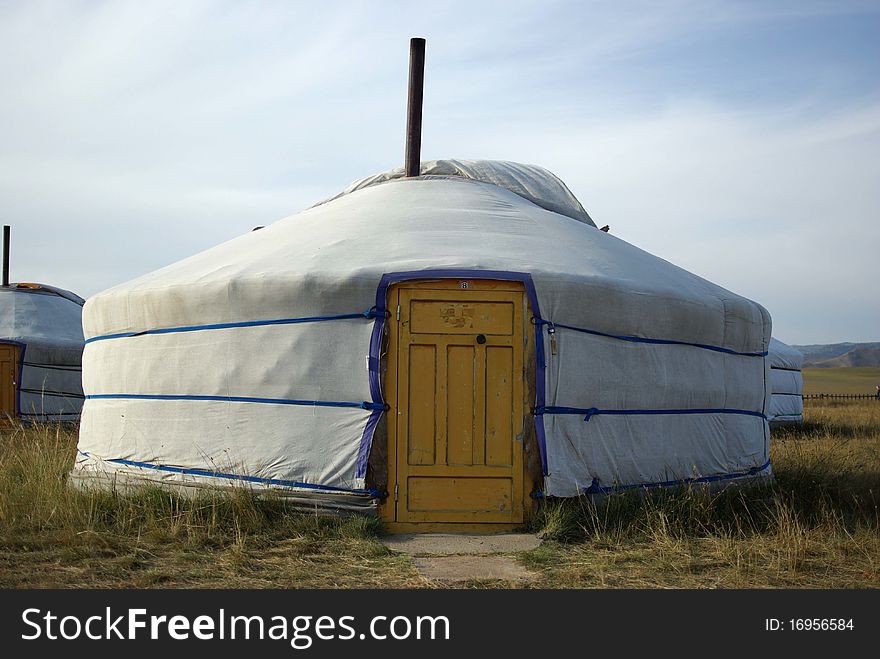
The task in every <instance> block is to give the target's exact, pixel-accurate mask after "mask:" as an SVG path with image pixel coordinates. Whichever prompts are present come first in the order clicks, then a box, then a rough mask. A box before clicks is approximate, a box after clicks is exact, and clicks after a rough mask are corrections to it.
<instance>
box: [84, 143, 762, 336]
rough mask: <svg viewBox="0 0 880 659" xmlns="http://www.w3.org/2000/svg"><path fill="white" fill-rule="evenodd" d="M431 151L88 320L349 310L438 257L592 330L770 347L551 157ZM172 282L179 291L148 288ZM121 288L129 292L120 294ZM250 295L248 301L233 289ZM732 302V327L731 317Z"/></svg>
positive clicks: (114, 323) (111, 302) (728, 300)
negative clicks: (617, 228)
mask: <svg viewBox="0 0 880 659" xmlns="http://www.w3.org/2000/svg"><path fill="white" fill-rule="evenodd" d="M436 162H440V163H443V166H442V167H436V168H435V167H432V164H431V163H426V164H425V165H423V169H425V170H426V171H446V172H448V173H446V174H434V173H431V174H429V175H427V176H424V177H419V178H409V179H407V178H402V177H400V175H399V172H398V170H392V171H391V172H387V173H385V174H380V175H377V176H374V177H369V178H368V179H364V180H362V181H359V182H356V183H355V184H353V185H352V186H350V188H349V189H348V190H347V191H346V192H344V193H343V194H341V195H338V196H337V197H335V198H333V199H331V200H328V201H327V202H324V203H321V204H318V205H317V206H314V207H312V208H309V209H308V210H305V211H302V212H300V213H298V214H296V215H293V216H290V217H288V218H285V219H283V220H280V221H278V222H275V223H274V224H271V225H269V226H267V227H265V228H264V229H262V230H260V231H254V232H251V233H248V234H245V235H242V236H239V237H237V238H234V239H232V240H230V241H228V242H226V243H224V244H221V245H218V246H216V247H213V248H211V249H208V250H206V251H204V252H202V253H200V254H196V255H195V256H192V257H190V258H187V259H184V260H182V261H180V262H178V263H175V264H172V265H170V266H167V267H165V268H162V269H161V270H157V271H155V272H152V273H150V274H148V275H145V276H143V277H140V278H138V279H135V280H133V281H130V282H127V283H125V284H122V285H120V286H117V287H115V288H111V289H109V290H107V291H105V292H103V293H100V294H99V295H97V296H95V297H93V298H91V299H90V300H89V301H88V302H87V304H86V309H87V313H86V315H85V321H84V322H85V329H86V333H87V335H89V336H96V335H104V334H112V333H117V332H133V331H139V330H144V329H149V328H153V327H167V326H175V325H179V324H181V323H183V324H186V323H193V324H196V323H203V322H206V321H210V322H235V321H244V320H251V319H252V318H251V316H252V314H253V306H254V305H257V304H258V305H259V306H260V308H261V313H263V314H266V313H269V314H271V313H273V308H274V312H275V313H278V314H281V316H279V317H288V316H296V315H298V316H310V315H320V314H322V313H335V312H339V313H345V312H350V311H351V310H352V308H358V307H359V306H363V304H365V303H366V301H371V302H370V304H372V299H373V297H374V295H375V292H376V282H377V281H378V278H379V277H381V275H382V274H384V273H388V272H401V271H417V270H434V269H438V268H443V269H450V270H453V269H459V270H493V271H512V272H525V273H530V274H531V275H532V277H533V278H534V279H535V285H536V287H537V288H538V290H539V292H542V293H544V295H542V297H544V298H545V299H546V302H542V306H547V308H545V309H542V311H543V313H545V315H546V314H548V313H552V314H555V315H556V316H561V317H565V318H567V319H569V320H571V321H579V322H584V321H586V320H588V321H589V324H590V325H591V326H596V327H597V329H599V330H609V331H610V330H620V329H622V327H624V326H625V327H626V328H627V329H628V331H629V332H631V333H635V334H641V335H644V336H651V335H662V336H667V337H669V338H674V339H679V340H684V341H689V340H697V339H699V340H701V341H706V340H707V339H708V340H711V342H712V343H713V344H717V345H720V346H723V347H727V348H731V349H733V350H738V351H764V350H765V349H766V346H765V345H763V329H764V327H763V326H764V323H765V321H767V320H769V319H768V318H767V317H765V315H766V311H764V310H763V309H762V308H761V307H760V306H759V305H756V304H754V303H753V302H751V301H749V300H746V299H745V298H742V297H740V296H738V295H736V294H734V293H731V292H730V291H727V290H725V289H723V288H721V287H720V286H717V285H715V284H712V283H711V282H709V281H707V280H705V279H703V278H701V277H698V276H696V275H694V274H692V273H690V272H687V271H686V270H683V269H681V268H679V267H676V266H674V265H672V264H670V263H668V262H667V261H664V260H662V259H660V258H658V257H656V256H653V255H651V254H649V253H647V252H644V251H643V250H641V249H639V248H637V247H634V246H633V245H631V244H629V243H626V242H624V241H623V240H620V239H618V238H616V237H614V236H612V235H609V234H607V233H603V232H600V231H598V230H597V229H595V225H594V224H593V222H592V220H590V219H589V216H588V215H587V214H586V212H585V211H583V208H582V206H581V205H580V203H579V202H578V201H577V199H575V198H574V196H573V195H572V194H571V193H570V192H569V191H568V189H567V188H566V187H565V186H564V184H562V183H561V181H559V179H557V178H556V177H555V176H553V175H552V174H550V173H549V172H547V170H544V169H542V168H538V167H534V166H528V165H518V164H513V163H496V162H493V161H451V160H450V161H436ZM447 163H469V170H470V172H471V173H472V175H471V176H464V175H461V174H460V173H455V172H454V169H455V167H454V166H452V165H448V164H447ZM512 171H514V172H518V173H520V181H522V180H523V179H525V178H528V179H529V180H531V181H532V182H533V184H532V185H531V187H530V189H529V190H528V191H527V193H525V194H523V193H518V192H512V191H511V190H510V188H511V187H515V186H514V185H512V184H508V185H504V184H499V181H500V180H507V181H510V180H511V179H512V176H511V175H510V172H512ZM474 172H482V175H479V174H474ZM523 174H528V177H525V176H523ZM520 187H523V188H525V186H522V185H521V186H520ZM565 193H567V194H565ZM528 197H532V198H534V199H543V200H544V201H543V202H542V203H543V205H544V206H555V207H557V209H558V210H560V211H563V212H564V213H566V214H563V212H554V211H551V210H547V208H542V206H541V205H538V203H535V202H534V201H531V200H530V199H529V198H528ZM576 215H577V216H579V217H577V219H575V217H574V216H576ZM571 287H574V288H575V289H577V290H581V291H586V290H594V291H595V290H597V289H603V288H610V289H614V290H615V291H616V292H617V293H619V295H618V299H617V302H616V303H615V305H614V306H613V307H607V306H606V307H596V306H595V305H593V306H590V308H589V309H587V308H586V307H584V305H583V304H582V302H583V301H584V300H583V295H575V296H574V297H572V296H571V295H570V293H571V291H568V289H569V288H571ZM172 290H173V291H176V293H175V294H174V304H173V305H156V304H150V303H148V302H147V301H148V300H150V299H152V298H154V297H155V296H156V295H159V294H162V295H165V294H166V293H167V294H170V292H171V291H172ZM304 290H305V291H309V292H310V293H313V294H312V295H304V294H303V291H304ZM270 291H271V293H270ZM121 298H124V299H127V300H128V301H129V302H130V303H128V304H124V305H120V304H118V302H119V301H120V299H121ZM244 299H248V300H249V302H248V303H247V304H244V305H242V304H239V303H238V302H237V300H244ZM138 300H143V304H140V303H138ZM218 301H223V304H217V302H218ZM368 306H369V305H368ZM729 316H733V317H735V318H736V320H737V323H738V331H736V332H729V331H728V328H729V327H730V326H731V323H730V322H727V321H726V319H727V318H728V317H729ZM683 318H686V319H687V322H682V319H683ZM743 323H745V324H744V325H743Z"/></svg>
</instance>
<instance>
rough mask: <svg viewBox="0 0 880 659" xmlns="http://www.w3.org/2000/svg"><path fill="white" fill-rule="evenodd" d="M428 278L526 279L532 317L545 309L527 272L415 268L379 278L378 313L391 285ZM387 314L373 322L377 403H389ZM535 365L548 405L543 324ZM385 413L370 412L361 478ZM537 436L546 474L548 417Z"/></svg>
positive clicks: (540, 399)
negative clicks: (384, 380)
mask: <svg viewBox="0 0 880 659" xmlns="http://www.w3.org/2000/svg"><path fill="white" fill-rule="evenodd" d="M428 279H500V280H502V281H518V282H522V284H523V285H524V286H525V289H526V295H528V297H529V304H530V305H531V307H532V316H533V317H534V318H535V319H537V320H540V319H541V309H540V307H539V306H538V294H537V292H536V291H535V284H534V282H533V281H532V276H531V275H530V274H528V273H526V272H509V271H506V270H464V269H441V270H412V271H409V272H391V273H386V274H384V275H382V279H381V280H380V281H379V288H378V289H376V306H375V310H376V311H377V312H387V309H386V308H385V305H386V303H387V296H388V287H389V286H391V285H392V284H396V283H398V282H402V281H416V280H428ZM386 317H387V313H377V315H376V320H375V321H374V323H373V332H372V334H371V335H370V354H369V366H370V395H371V396H372V397H373V401H372V402H374V403H379V404H382V405H386V403H385V400H384V398H383V397H382V384H381V381H380V377H379V367H380V351H381V349H382V329H383V328H384V327H385V318H386ZM535 364H536V366H537V368H536V373H535V406H536V407H543V406H544V395H545V384H544V371H545V368H546V365H545V363H544V332H543V330H542V329H541V328H540V325H536V326H535ZM383 413H384V412H383V411H382V410H374V411H372V412H371V413H370V418H369V419H368V420H367V425H366V427H365V428H364V434H363V436H362V437H361V444H360V447H359V448H358V458H357V472H356V475H357V477H358V478H363V477H365V476H366V474H367V462H368V460H369V457H370V447H371V446H372V444H373V434H374V433H375V432H376V424H378V423H379V419H380V417H381V415H382V414H383ZM534 419H535V435H536V436H537V439H538V452H539V453H540V454H541V471H542V472H543V474H544V475H545V476H546V475H547V473H548V470H547V442H546V434H545V431H544V417H543V416H540V415H538V416H535V417H534Z"/></svg>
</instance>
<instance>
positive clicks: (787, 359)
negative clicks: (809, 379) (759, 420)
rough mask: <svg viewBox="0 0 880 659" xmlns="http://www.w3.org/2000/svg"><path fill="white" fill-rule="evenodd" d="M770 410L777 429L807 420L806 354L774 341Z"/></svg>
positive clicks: (769, 357) (771, 359)
mask: <svg viewBox="0 0 880 659" xmlns="http://www.w3.org/2000/svg"><path fill="white" fill-rule="evenodd" d="M768 360H769V362H770V392H771V394H772V395H771V397H770V407H769V411H768V413H767V419H768V420H769V421H770V425H771V426H773V427H776V426H782V425H786V424H789V423H803V421H804V378H803V375H802V374H801V369H802V368H803V366H804V355H803V353H802V352H801V351H800V350H798V349H797V348H792V347H791V346H790V345H787V344H785V343H783V342H782V341H779V340H778V339H775V338H773V339H771V340H770V354H769V355H768Z"/></svg>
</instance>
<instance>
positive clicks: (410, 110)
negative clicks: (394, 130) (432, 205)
mask: <svg viewBox="0 0 880 659" xmlns="http://www.w3.org/2000/svg"><path fill="white" fill-rule="evenodd" d="M424 89H425V40H424V39H421V38H419V37H413V38H412V39H410V40H409V94H408V96H407V102H406V160H405V162H404V168H405V169H406V175H407V177H411V176H418V175H419V166H420V163H421V152H422V98H423V96H424Z"/></svg>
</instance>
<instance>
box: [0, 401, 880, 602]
mask: <svg viewBox="0 0 880 659" xmlns="http://www.w3.org/2000/svg"><path fill="white" fill-rule="evenodd" d="M805 414H806V418H807V422H806V423H805V424H804V425H803V426H801V427H797V428H790V429H784V430H781V431H775V432H774V436H773V443H772V458H773V465H774V470H775V473H776V479H777V481H776V484H775V485H773V486H772V487H765V488H760V489H756V488H751V489H740V490H736V489H729V490H728V491H726V492H722V493H718V494H714V495H709V494H705V493H701V492H697V491H678V492H665V493H661V494H658V495H654V496H650V497H647V498H641V499H640V498H636V497H633V496H622V495H621V496H615V497H612V498H611V499H610V501H609V502H608V504H607V505H606V506H604V507H602V508H596V507H594V506H592V505H590V504H589V503H587V502H585V501H566V502H563V503H557V504H554V505H549V506H547V507H546V508H545V509H544V512H543V513H542V514H541V515H540V516H539V517H538V519H536V520H535V521H534V523H533V530H535V531H538V532H540V533H541V534H542V535H543V537H544V542H543V544H542V546H541V547H540V548H538V549H537V550H534V551H531V552H524V553H520V554H518V555H516V558H517V560H519V561H520V562H522V563H523V564H524V565H526V566H527V567H529V568H530V569H531V570H533V571H535V572H536V574H537V575H538V579H537V581H536V582H534V583H533V584H532V586H534V587H562V588H580V587H699V588H704V587H709V588H716V587H717V588H739V587H813V588H860V587H872V588H876V587H880V572H878V563H880V513H878V495H880V405H876V404H874V402H873V401H866V402H864V403H839V404H827V403H825V404H821V405H819V404H813V403H808V404H807V406H806V410H805ZM75 442H76V438H75V434H74V433H73V432H71V431H69V430H63V429H61V428H57V427H53V426H47V427H40V428H33V429H30V430H25V429H22V428H9V429H6V430H4V431H3V432H2V434H0V587H25V588H27V587H41V588H42V587H62V588H67V587H98V588H107V587H160V588H166V587H167V588H176V587H209V588H210V587H231V588H239V587H241V588H244V587H249V588H261V587H284V588H290V587H302V588H333V587H343V588H349V587H351V588H357V587H383V588H389V587H390V588H396V587H436V586H437V585H438V584H435V583H430V582H427V581H425V580H424V579H422V578H421V577H420V576H419V575H418V573H417V572H416V570H415V569H414V567H413V564H412V560H411V559H410V558H408V557H406V556H403V555H398V554H394V553H392V552H390V551H389V550H388V549H386V548H385V547H384V546H383V545H382V544H381V543H379V542H378V539H377V538H378V537H379V535H380V534H381V532H382V530H381V526H380V524H379V523H378V522H376V521H374V520H370V519H364V518H349V519H327V518H318V517H314V516H310V515H302V514H294V513H289V512H287V511H285V510H284V508H283V507H282V505H281V504H279V503H278V502H274V501H259V500H256V499H255V498H254V497H252V496H250V495H249V494H248V493H246V492H241V493H240V494H237V495H234V496H229V495H219V494H218V495H214V496H211V495H205V496H203V497H202V498H198V499H181V498H179V497H177V496H173V495H171V494H169V493H167V492H164V491H162V490H158V489H152V490H145V491H143V492H141V493H139V494H138V495H136V496H120V495H117V494H113V493H107V492H79V491H76V490H73V489H71V488H68V487H67V486H66V484H65V482H64V475H65V474H66V473H67V471H68V470H69V467H70V465H71V462H72V460H73V455H74V447H75ZM465 585H466V586H479V587H500V586H509V585H511V584H508V583H506V582H501V581H495V582H473V583H470V584H465Z"/></svg>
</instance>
